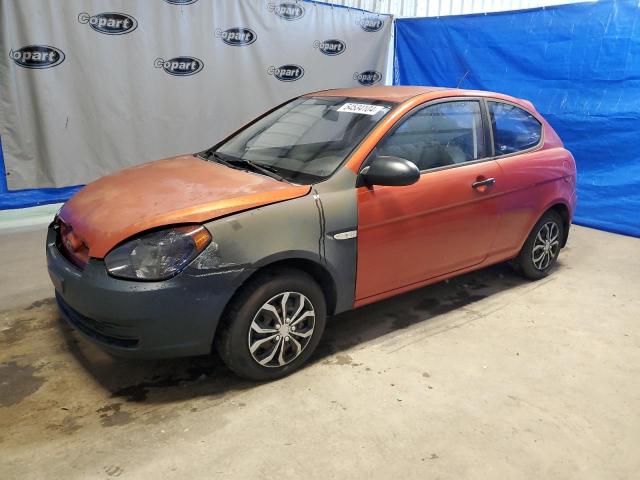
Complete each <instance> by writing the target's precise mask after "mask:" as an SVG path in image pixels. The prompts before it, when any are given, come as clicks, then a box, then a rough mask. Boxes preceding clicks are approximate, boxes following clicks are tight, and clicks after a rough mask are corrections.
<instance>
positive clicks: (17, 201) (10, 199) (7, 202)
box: [0, 141, 82, 210]
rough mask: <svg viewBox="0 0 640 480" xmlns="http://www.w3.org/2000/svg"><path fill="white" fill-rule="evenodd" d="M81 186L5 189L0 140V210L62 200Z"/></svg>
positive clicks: (5, 182) (5, 179)
mask: <svg viewBox="0 0 640 480" xmlns="http://www.w3.org/2000/svg"><path fill="white" fill-rule="evenodd" d="M80 188H82V186H81V185H80V186H75V187H63V188H34V189H29V190H11V191H9V190H7V174H6V172H5V169H4V157H3V156H2V142H1V141H0V210H10V209H12V208H25V207H35V206H36V205H47V204H49V203H58V202H64V201H66V200H67V199H69V198H70V197H71V195H73V194H74V193H76V192H77V191H78V190H80Z"/></svg>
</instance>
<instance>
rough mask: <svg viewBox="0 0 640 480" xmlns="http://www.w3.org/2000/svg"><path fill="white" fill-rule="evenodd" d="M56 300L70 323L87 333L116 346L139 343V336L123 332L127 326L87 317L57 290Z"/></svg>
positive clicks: (102, 341)
mask: <svg viewBox="0 0 640 480" xmlns="http://www.w3.org/2000/svg"><path fill="white" fill-rule="evenodd" d="M56 301H57V302H58V307H59V308H60V310H61V311H62V313H64V315H65V317H66V318H67V320H68V321H69V323H71V325H72V326H74V327H75V328H77V329H78V330H80V331H81V332H82V333H84V334H85V335H87V336H89V337H91V338H93V339H95V340H97V341H99V342H101V343H105V344H107V345H113V346H114V347H120V348H135V347H136V346H137V345H138V342H139V340H138V339H137V338H135V337H133V336H128V335H126V334H123V333H122V330H126V327H123V326H121V325H116V324H114V323H110V322H102V321H99V320H94V319H92V318H88V317H85V316H84V315H82V314H81V313H79V312H76V311H75V310H74V309H73V308H72V307H71V306H70V305H69V304H68V303H67V302H65V301H64V300H63V299H62V297H61V296H60V294H59V293H58V292H56Z"/></svg>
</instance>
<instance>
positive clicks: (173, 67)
mask: <svg viewBox="0 0 640 480" xmlns="http://www.w3.org/2000/svg"><path fill="white" fill-rule="evenodd" d="M153 65H154V67H156V68H162V69H163V70H164V71H165V72H167V73H168V74H169V75H175V76H176V77H186V76H188V75H195V74H196V73H198V72H199V71H200V70H202V69H203V68H204V62H203V61H202V60H200V59H199V58H195V57H174V58H171V59H169V60H164V59H163V58H156V61H155V62H154V64H153Z"/></svg>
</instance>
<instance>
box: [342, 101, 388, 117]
mask: <svg viewBox="0 0 640 480" xmlns="http://www.w3.org/2000/svg"><path fill="white" fill-rule="evenodd" d="M388 109H389V108H388V107H383V106H382V105H369V104H367V103H345V104H344V105H342V106H341V107H340V108H339V109H338V112H348V113H360V114H362V115H375V114H376V113H378V112H381V111H386V110H388Z"/></svg>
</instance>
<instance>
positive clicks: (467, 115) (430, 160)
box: [376, 100, 484, 170]
mask: <svg viewBox="0 0 640 480" xmlns="http://www.w3.org/2000/svg"><path fill="white" fill-rule="evenodd" d="M376 154H377V155H389V156H394V157H400V158H405V159H407V160H410V161H412V162H413V163H415V164H416V165H417V166H418V168H419V169H420V170H428V169H430V168H438V167H444V166H447V165H455V164H457V163H464V162H468V161H470V160H477V159H479V158H482V157H483V156H484V137H483V134H482V115H481V114H480V103H479V102H478V101H474V100H471V101H459V102H445V103H438V104H435V105H431V106H428V107H425V108H423V109H421V110H419V111H417V112H416V113H414V114H413V115H411V116H410V117H409V118H408V119H406V120H404V121H403V123H402V124H401V125H400V126H399V127H398V128H397V129H396V130H395V131H394V132H393V133H391V135H389V136H387V137H386V138H385V139H383V140H382V142H381V143H380V144H379V145H378V149H377V151H376Z"/></svg>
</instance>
